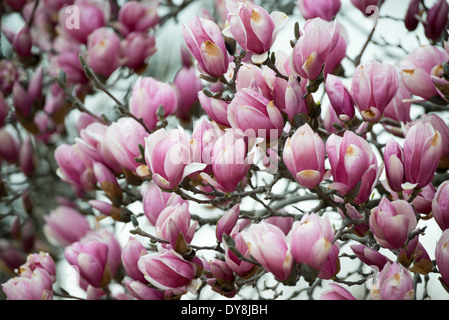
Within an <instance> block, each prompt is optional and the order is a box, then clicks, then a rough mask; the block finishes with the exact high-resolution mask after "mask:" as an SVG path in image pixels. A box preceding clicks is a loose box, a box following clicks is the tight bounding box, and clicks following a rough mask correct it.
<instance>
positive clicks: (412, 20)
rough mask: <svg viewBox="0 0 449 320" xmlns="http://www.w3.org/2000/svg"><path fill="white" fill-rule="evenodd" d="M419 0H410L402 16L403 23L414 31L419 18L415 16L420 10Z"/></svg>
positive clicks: (409, 29)
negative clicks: (403, 16)
mask: <svg viewBox="0 0 449 320" xmlns="http://www.w3.org/2000/svg"><path fill="white" fill-rule="evenodd" d="M420 3H421V1H420V0H411V1H410V3H409V5H408V7H407V13H406V15H405V18H404V24H405V27H406V28H407V30H408V31H414V30H416V28H417V27H418V24H419V20H418V19H417V18H416V16H417V15H419V11H420V9H421V8H420Z"/></svg>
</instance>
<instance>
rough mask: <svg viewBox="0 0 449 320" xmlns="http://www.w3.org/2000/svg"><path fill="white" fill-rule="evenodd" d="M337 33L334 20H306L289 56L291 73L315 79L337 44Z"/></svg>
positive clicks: (337, 29) (337, 28) (338, 32)
mask: <svg viewBox="0 0 449 320" xmlns="http://www.w3.org/2000/svg"><path fill="white" fill-rule="evenodd" d="M339 35H340V31H339V27H338V25H337V24H336V22H328V21H325V20H322V19H321V18H314V19H310V20H307V21H306V23H305V25H304V27H303V31H302V34H301V36H300V38H299V40H298V42H297V43H296V45H295V47H294V48H293V52H292V54H291V56H290V65H291V69H292V71H293V73H294V74H296V75H298V76H301V77H302V78H305V79H309V80H315V79H317V78H318V76H319V75H320V74H321V72H322V71H323V67H324V65H325V64H326V60H327V59H328V57H330V54H331V52H332V51H333V50H334V49H335V47H336V46H337V43H338V41H339Z"/></svg>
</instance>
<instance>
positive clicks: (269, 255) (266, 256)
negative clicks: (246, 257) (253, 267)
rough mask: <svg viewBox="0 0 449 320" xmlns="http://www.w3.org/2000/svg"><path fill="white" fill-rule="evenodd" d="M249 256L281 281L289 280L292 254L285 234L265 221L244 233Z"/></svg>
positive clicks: (253, 225) (250, 227) (252, 226)
mask: <svg viewBox="0 0 449 320" xmlns="http://www.w3.org/2000/svg"><path fill="white" fill-rule="evenodd" d="M242 237H243V239H244V240H245V242H246V243H247V245H248V251H249V254H250V255H251V256H252V257H253V258H254V259H255V260H256V261H257V262H259V263H260V264H261V265H262V267H263V268H264V269H265V270H267V271H269V272H271V273H272V274H273V275H274V276H275V278H276V279H278V280H279V281H285V280H287V279H288V277H289V276H290V274H291V272H292V268H293V259H292V254H291V253H290V248H289V245H288V243H287V239H286V236H285V233H284V232H283V231H282V230H281V229H279V228H278V227H276V226H275V225H273V224H270V223H265V222H264V221H262V222H260V223H258V224H251V225H250V226H249V228H247V229H244V230H243V231H242Z"/></svg>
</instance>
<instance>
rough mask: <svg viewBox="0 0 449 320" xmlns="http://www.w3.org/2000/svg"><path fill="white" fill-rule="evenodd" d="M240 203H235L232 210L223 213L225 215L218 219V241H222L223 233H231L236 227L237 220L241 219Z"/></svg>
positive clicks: (216, 232) (216, 233)
mask: <svg viewBox="0 0 449 320" xmlns="http://www.w3.org/2000/svg"><path fill="white" fill-rule="evenodd" d="M239 214H240V205H239V204H236V205H234V206H233V207H232V208H231V209H230V210H228V211H226V212H225V213H223V216H222V217H221V218H220V220H218V222H217V227H216V230H215V235H216V237H217V240H218V241H220V242H221V241H222V237H223V235H224V234H225V235H230V234H231V232H232V229H234V227H235V225H236V223H237V220H238V219H239Z"/></svg>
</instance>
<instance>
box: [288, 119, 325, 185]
mask: <svg viewBox="0 0 449 320" xmlns="http://www.w3.org/2000/svg"><path fill="white" fill-rule="evenodd" d="M325 156H326V150H325V147H324V142H323V140H322V139H321V137H320V136H319V135H318V134H317V133H316V132H314V131H313V130H312V128H311V127H310V126H309V125H308V124H307V123H306V124H304V125H303V126H301V127H300V128H298V129H297V130H296V132H295V133H294V134H293V136H291V137H289V138H288V139H287V141H286V142H285V146H284V150H283V159H284V163H285V165H286V166H287V169H288V170H289V171H290V173H291V174H292V175H293V176H294V177H295V179H296V180H297V181H298V182H299V183H300V184H301V185H302V186H304V187H306V188H315V187H317V186H318V185H319V184H320V182H321V180H322V179H323V176H324V173H325V167H324V160H325Z"/></svg>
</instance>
